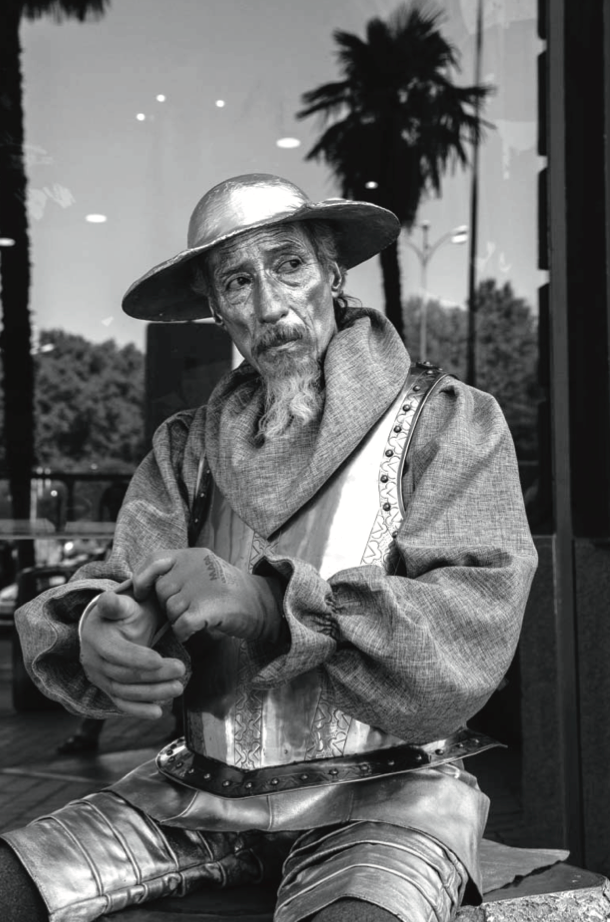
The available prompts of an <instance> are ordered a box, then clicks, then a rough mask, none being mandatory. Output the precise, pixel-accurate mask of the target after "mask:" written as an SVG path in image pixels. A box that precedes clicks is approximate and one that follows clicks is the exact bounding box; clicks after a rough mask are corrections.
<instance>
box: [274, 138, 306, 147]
mask: <svg viewBox="0 0 610 922" xmlns="http://www.w3.org/2000/svg"><path fill="white" fill-rule="evenodd" d="M275 145H276V147H284V148H286V149H289V148H291V147H300V146H301V142H300V141H299V139H298V138H279V139H278V140H277V141H276V142H275Z"/></svg>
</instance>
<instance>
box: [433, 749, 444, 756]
mask: <svg viewBox="0 0 610 922" xmlns="http://www.w3.org/2000/svg"><path fill="white" fill-rule="evenodd" d="M434 751H435V753H436V754H437V756H442V755H444V752H445V750H444V749H435V750H434Z"/></svg>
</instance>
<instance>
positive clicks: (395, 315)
mask: <svg viewBox="0 0 610 922" xmlns="http://www.w3.org/2000/svg"><path fill="white" fill-rule="evenodd" d="M379 259H380V261H381V272H382V275H383V293H384V297H385V313H386V317H387V318H388V320H389V321H390V322H391V323H393V324H394V326H395V327H396V329H397V331H398V335H399V336H400V338H401V339H402V340H403V342H404V338H405V331H404V323H403V318H402V297H401V291H400V266H399V263H398V241H394V243H391V244H390V246H388V247H386V248H385V250H382V251H381V253H380V254H379Z"/></svg>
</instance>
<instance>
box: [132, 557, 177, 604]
mask: <svg viewBox="0 0 610 922" xmlns="http://www.w3.org/2000/svg"><path fill="white" fill-rule="evenodd" d="M168 554H169V552H168ZM174 562H175V561H174V558H173V557H172V556H163V557H159V558H158V559H157V560H152V561H150V563H148V564H146V565H145V566H144V568H143V569H142V570H140V571H139V572H138V573H135V574H134V576H133V577H132V582H133V594H134V597H135V598H136V599H137V600H138V601H139V602H141V601H143V600H144V599H145V598H147V597H148V596H149V595H150V593H151V591H152V589H153V588H154V585H155V583H156V582H157V580H158V579H159V577H160V576H163V575H164V574H165V573H168V572H169V571H170V570H171V568H172V567H173V566H174Z"/></svg>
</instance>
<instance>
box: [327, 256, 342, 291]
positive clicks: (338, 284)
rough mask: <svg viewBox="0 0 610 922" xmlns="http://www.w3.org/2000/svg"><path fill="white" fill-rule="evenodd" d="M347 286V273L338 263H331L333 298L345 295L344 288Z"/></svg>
mask: <svg viewBox="0 0 610 922" xmlns="http://www.w3.org/2000/svg"><path fill="white" fill-rule="evenodd" d="M344 284H345V272H344V270H343V269H341V267H340V266H339V264H338V263H337V262H334V261H333V262H332V263H331V277H330V288H331V291H332V294H333V298H338V297H339V296H340V295H341V294H342V293H343V286H344Z"/></svg>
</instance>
